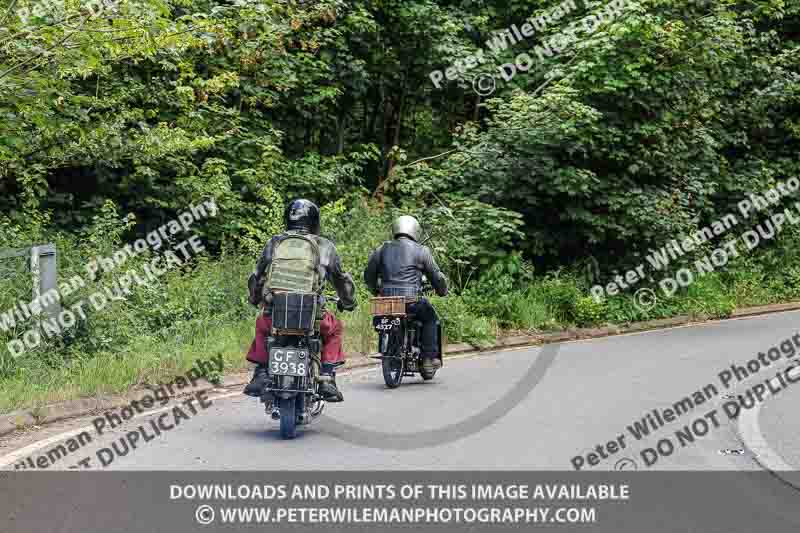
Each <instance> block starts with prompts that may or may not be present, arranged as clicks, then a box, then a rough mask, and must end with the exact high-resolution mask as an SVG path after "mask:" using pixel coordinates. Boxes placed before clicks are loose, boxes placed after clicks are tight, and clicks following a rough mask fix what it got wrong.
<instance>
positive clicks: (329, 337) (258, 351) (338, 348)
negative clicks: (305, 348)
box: [247, 313, 344, 365]
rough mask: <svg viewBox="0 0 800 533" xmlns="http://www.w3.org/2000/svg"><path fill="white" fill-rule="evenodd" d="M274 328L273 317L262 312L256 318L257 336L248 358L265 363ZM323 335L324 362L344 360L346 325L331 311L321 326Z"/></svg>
mask: <svg viewBox="0 0 800 533" xmlns="http://www.w3.org/2000/svg"><path fill="white" fill-rule="evenodd" d="M271 329H272V317H269V316H267V315H264V314H261V315H260V316H259V317H258V320H256V338H255V339H253V343H252V344H251V345H250V350H249V351H248V352H247V360H248V361H250V362H251V363H257V364H262V365H265V364H267V359H268V358H269V354H268V353H267V337H269V334H270V330H271ZM319 332H320V335H322V362H323V363H338V362H339V361H342V360H344V352H343V351H342V341H343V340H344V326H343V325H342V323H341V322H340V321H339V320H337V318H336V317H335V316H333V314H331V313H325V316H324V317H322V322H321V323H320V327H319Z"/></svg>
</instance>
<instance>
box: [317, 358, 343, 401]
mask: <svg viewBox="0 0 800 533" xmlns="http://www.w3.org/2000/svg"><path fill="white" fill-rule="evenodd" d="M320 375H322V376H328V377H330V378H331V379H330V381H323V382H322V383H320V385H319V394H320V396H322V399H323V400H325V401H326V402H331V403H336V402H343V401H344V396H342V393H341V391H339V388H338V387H337V386H336V370H335V367H333V366H332V365H329V364H328V363H323V364H322V368H321V369H320Z"/></svg>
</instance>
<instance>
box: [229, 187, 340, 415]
mask: <svg viewBox="0 0 800 533" xmlns="http://www.w3.org/2000/svg"><path fill="white" fill-rule="evenodd" d="M284 218H285V223H286V231H285V232H284V233H283V234H281V235H276V236H274V237H272V239H270V241H269V242H268V243H267V245H266V246H265V247H264V250H263V251H262V252H261V257H260V258H259V259H258V263H257V264H256V270H255V272H253V274H251V275H250V279H249V280H248V288H249V291H250V297H249V301H250V303H251V304H253V305H255V306H261V307H262V309H263V312H262V313H261V314H260V315H259V317H258V319H257V320H256V336H255V339H254V340H253V342H252V344H251V345H250V350H249V351H248V352H247V360H248V361H250V362H252V363H255V364H256V368H255V371H254V372H253V379H252V380H251V381H250V383H249V384H248V385H247V386H246V387H245V389H244V394H247V395H248V396H255V397H260V396H261V392H262V391H263V389H264V386H265V385H266V381H267V366H266V365H267V360H268V358H269V353H268V347H267V346H266V342H267V337H269V335H270V331H271V329H272V318H271V316H270V301H271V294H269V295H268V296H266V297H264V296H263V287H264V283H265V281H266V274H267V272H269V266H270V264H271V263H272V256H273V250H274V247H275V245H276V243H277V242H278V241H279V240H280V239H281V237H282V236H284V235H287V234H291V233H295V234H303V235H308V236H310V237H312V238H313V239H314V241H316V243H317V244H318V246H319V249H320V272H319V273H318V275H319V276H320V279H322V280H324V281H330V282H331V283H332V284H333V286H334V288H335V289H336V293H337V295H338V296H339V302H338V303H337V307H338V308H339V310H340V311H342V310H345V311H352V310H353V309H355V307H356V300H355V285H354V283H353V278H352V276H351V275H350V274H349V273H347V272H344V271H343V270H342V263H341V260H340V259H339V254H338V253H337V251H336V246H334V244H333V243H332V242H331V241H329V240H328V239H326V238H324V237H320V236H319V231H320V215H319V207H317V205H316V204H314V203H313V202H311V201H310V200H305V199H302V198H299V199H296V200H292V201H291V202H289V204H288V205H287V206H286V212H285V215H284ZM320 335H321V336H322V344H323V346H322V353H321V360H322V365H321V369H320V373H321V374H322V375H328V376H331V378H332V379H331V380H330V381H326V382H323V383H322V384H320V388H319V391H320V394H321V395H322V397H323V399H324V400H325V401H328V402H341V401H342V400H343V399H344V398H343V396H342V393H341V392H339V390H338V388H337V387H336V381H335V367H336V365H335V363H340V362H343V360H344V352H343V351H342V341H343V339H344V327H343V325H342V323H341V322H340V321H339V320H338V319H337V318H336V317H335V316H334V315H333V314H332V313H329V312H327V311H325V313H324V315H323V317H322V321H321V324H320Z"/></svg>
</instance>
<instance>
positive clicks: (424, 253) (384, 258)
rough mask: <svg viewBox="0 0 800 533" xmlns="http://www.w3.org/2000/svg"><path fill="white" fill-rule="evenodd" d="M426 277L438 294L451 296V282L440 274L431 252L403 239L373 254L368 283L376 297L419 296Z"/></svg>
mask: <svg viewBox="0 0 800 533" xmlns="http://www.w3.org/2000/svg"><path fill="white" fill-rule="evenodd" d="M423 274H425V276H427V277H428V279H429V280H430V282H431V285H433V288H434V290H435V291H436V294H438V295H439V296H446V295H447V278H445V277H444V274H442V271H441V270H439V266H438V265H437V264H436V260H435V259H434V258H433V254H432V253H431V250H430V248H428V247H427V246H423V245H421V244H419V243H417V242H415V241H414V240H412V239H409V238H408V237H405V236H402V235H401V236H400V237H398V238H397V239H395V240H393V241H388V242H385V243H383V245H381V247H380V248H378V249H377V250H375V251H374V252H372V254H371V255H370V256H369V262H368V263H367V268H366V270H364V282H365V283H366V284H367V287H369V290H370V291H371V292H372V294H375V295H377V294H380V295H382V296H417V295H418V294H419V292H420V290H421V289H422V275H423ZM379 279H380V285H379Z"/></svg>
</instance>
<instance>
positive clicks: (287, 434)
mask: <svg viewBox="0 0 800 533" xmlns="http://www.w3.org/2000/svg"><path fill="white" fill-rule="evenodd" d="M296 401H297V397H296V396H292V397H291V398H279V399H278V409H279V410H280V412H281V437H283V438H284V439H293V438H295V437H296V436H297V412H295V403H296Z"/></svg>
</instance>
